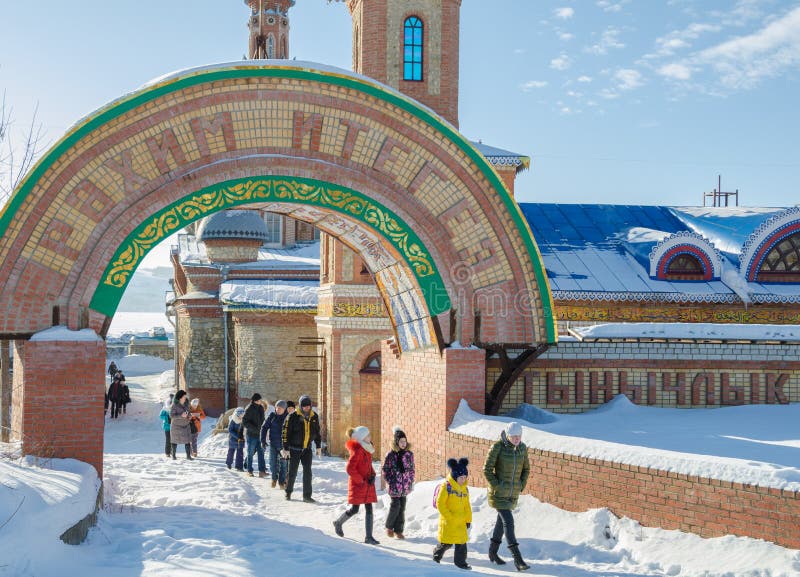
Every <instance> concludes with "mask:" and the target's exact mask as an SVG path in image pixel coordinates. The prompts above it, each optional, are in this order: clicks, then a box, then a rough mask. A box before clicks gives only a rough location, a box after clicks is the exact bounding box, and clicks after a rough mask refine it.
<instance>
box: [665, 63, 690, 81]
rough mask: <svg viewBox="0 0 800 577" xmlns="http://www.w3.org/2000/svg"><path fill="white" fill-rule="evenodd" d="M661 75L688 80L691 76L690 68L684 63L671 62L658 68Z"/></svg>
mask: <svg viewBox="0 0 800 577" xmlns="http://www.w3.org/2000/svg"><path fill="white" fill-rule="evenodd" d="M658 73H659V74H660V75H661V76H666V77H667V78H672V79H673V80H689V78H691V77H692V70H691V68H689V67H688V66H686V65H685V64H679V63H677V62H673V63H672V64H665V65H664V66H662V67H661V68H659V69H658Z"/></svg>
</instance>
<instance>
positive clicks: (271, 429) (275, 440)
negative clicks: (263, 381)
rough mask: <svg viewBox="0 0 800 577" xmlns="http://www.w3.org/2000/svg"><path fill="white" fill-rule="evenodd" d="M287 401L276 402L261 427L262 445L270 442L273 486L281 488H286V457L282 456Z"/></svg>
mask: <svg viewBox="0 0 800 577" xmlns="http://www.w3.org/2000/svg"><path fill="white" fill-rule="evenodd" d="M286 417H287V412H286V401H282V400H281V401H278V402H276V403H275V411H274V412H272V413H270V414H269V415H267V418H266V420H265V421H264V425H263V426H262V427H261V447H262V448H266V446H267V444H269V470H270V472H271V473H272V486H273V488H274V487H275V486H276V485H278V486H279V487H280V488H281V490H284V491H285V490H286V459H281V458H280V452H281V449H283V441H282V439H281V437H282V433H283V423H284V421H286Z"/></svg>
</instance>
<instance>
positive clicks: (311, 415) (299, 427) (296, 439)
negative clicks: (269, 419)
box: [281, 395, 322, 503]
mask: <svg viewBox="0 0 800 577" xmlns="http://www.w3.org/2000/svg"><path fill="white" fill-rule="evenodd" d="M298 404H299V405H300V411H299V412H293V413H291V414H290V415H289V416H288V417H286V421H285V422H284V424H283V437H282V441H283V452H282V453H281V454H282V456H284V457H286V456H288V457H289V472H288V474H287V476H286V500H287V501H289V500H291V498H292V491H293V490H294V481H295V479H296V478H297V469H298V468H299V466H300V464H301V463H302V465H303V501H305V502H306V503H315V502H316V501H314V499H313V498H312V497H311V451H312V443H316V445H317V455H318V456H319V455H321V454H322V436H321V433H320V428H319V417H318V416H317V414H316V413H315V412H314V411H313V410H312V408H311V397H309V396H308V395H303V396H302V397H300V400H299V403H298Z"/></svg>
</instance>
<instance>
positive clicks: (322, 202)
mask: <svg viewBox="0 0 800 577" xmlns="http://www.w3.org/2000/svg"><path fill="white" fill-rule="evenodd" d="M253 202H286V203H291V204H308V205H313V206H316V207H319V208H325V209H329V210H332V211H334V212H338V213H341V214H343V215H345V216H348V217H350V218H353V219H355V220H358V221H360V222H363V223H364V224H366V225H367V226H368V227H370V228H371V229H372V230H375V231H376V232H377V233H379V234H380V235H381V236H383V238H385V239H386V240H387V241H388V242H389V243H390V244H391V245H392V246H393V247H394V248H395V249H396V250H397V251H398V252H399V253H400V255H401V257H402V258H403V260H404V261H405V262H406V264H407V265H408V267H409V269H410V270H411V272H412V273H413V274H414V277H415V278H416V279H417V282H418V283H419V286H420V289H421V290H422V294H423V297H424V299H425V303H426V304H427V306H428V310H429V312H430V314H431V316H435V315H438V314H440V313H443V312H446V311H447V310H449V309H450V298H449V297H448V295H447V291H446V289H445V286H444V281H443V280H442V277H441V275H440V274H439V271H438V269H437V268H436V264H435V263H434V260H433V257H432V255H431V253H430V251H429V250H428V249H427V248H426V247H425V245H424V244H423V242H422V241H421V240H420V238H419V236H417V234H416V233H415V232H414V230H413V228H412V227H411V226H409V224H408V223H406V222H405V221H403V220H402V219H401V218H400V217H399V216H397V215H396V214H395V213H394V212H393V211H391V210H389V209H388V208H386V207H385V206H383V205H382V204H380V203H379V202H377V201H375V200H373V199H371V198H369V197H367V196H365V195H364V194H361V193H360V192H357V191H355V190H352V189H349V188H345V187H341V186H336V187H332V186H331V185H330V184H329V183H327V182H323V181H320V180H314V179H310V178H284V177H281V176H262V177H256V178H240V179H235V180H228V181H225V182H220V183H217V184H213V185H211V186H207V187H205V188H203V189H200V190H198V191H197V192H195V193H193V194H190V195H187V196H185V197H184V198H182V199H181V200H178V201H176V202H174V203H172V204H170V205H168V206H166V207H165V208H163V209H161V210H160V211H159V212H157V213H156V214H154V215H153V216H151V217H149V218H147V219H146V220H145V221H144V222H142V223H141V224H140V225H139V226H137V227H136V228H135V229H134V230H133V231H132V232H131V233H130V234H129V235H128V236H127V237H126V238H125V240H124V241H122V244H120V246H119V248H118V249H117V251H116V252H115V253H114V256H113V257H112V259H111V262H109V263H108V266H107V267H106V269H105V272H104V273H103V276H102V278H101V281H100V284H99V285H98V287H97V289H96V290H95V293H94V295H93V296H92V302H91V303H90V306H91V308H93V309H94V310H96V311H99V312H101V313H103V314H104V315H106V316H109V317H110V316H113V314H114V312H116V310H117V306H118V305H119V301H120V299H121V298H122V295H123V293H124V292H125V287H127V285H128V282H129V281H130V279H131V277H132V276H133V273H134V272H135V271H136V267H137V266H139V263H141V262H142V259H143V258H144V257H145V255H147V253H148V252H149V251H150V249H152V248H153V247H154V246H156V245H157V244H158V243H160V242H161V241H162V240H164V239H165V238H167V237H168V236H169V235H171V234H172V233H174V232H176V231H178V230H180V229H182V228H184V227H186V226H187V225H189V224H191V223H192V222H194V221H196V220H198V219H200V218H203V217H204V216H208V215H210V214H213V213H215V212H218V211H220V210H225V209H228V208H233V207H236V206H239V205H243V204H249V203H253Z"/></svg>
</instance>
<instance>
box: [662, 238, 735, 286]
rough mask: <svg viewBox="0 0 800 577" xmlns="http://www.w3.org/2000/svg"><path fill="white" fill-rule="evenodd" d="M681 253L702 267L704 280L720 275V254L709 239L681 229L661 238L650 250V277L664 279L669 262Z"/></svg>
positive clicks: (716, 277)
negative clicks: (692, 258) (695, 260)
mask: <svg viewBox="0 0 800 577" xmlns="http://www.w3.org/2000/svg"><path fill="white" fill-rule="evenodd" d="M681 255H691V256H692V257H694V258H696V259H697V261H698V262H699V263H700V265H701V266H702V267H703V276H704V280H712V279H713V280H718V279H719V278H720V276H721V275H722V255H721V254H720V252H719V251H718V250H717V248H716V247H715V246H714V245H713V244H711V241H710V240H708V239H707V238H705V237H704V236H701V235H699V234H697V233H694V232H689V231H683V232H676V233H674V234H671V235H669V236H667V237H666V238H664V239H663V240H661V242H659V243H658V244H657V245H656V246H654V247H653V250H652V251H650V277H651V278H657V279H661V280H664V279H666V278H667V270H668V269H669V265H670V263H671V262H672V261H673V260H674V259H675V258H677V257H678V256H681Z"/></svg>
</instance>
